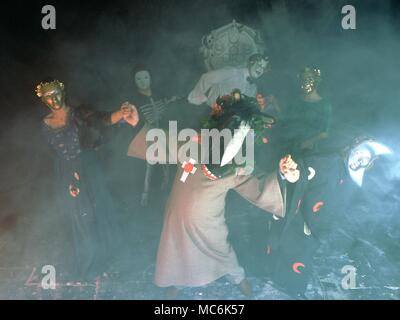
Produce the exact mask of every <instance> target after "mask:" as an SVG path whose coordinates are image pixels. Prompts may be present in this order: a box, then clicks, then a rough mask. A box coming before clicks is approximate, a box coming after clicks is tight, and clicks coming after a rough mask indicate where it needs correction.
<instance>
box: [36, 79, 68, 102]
mask: <svg viewBox="0 0 400 320" xmlns="http://www.w3.org/2000/svg"><path fill="white" fill-rule="evenodd" d="M57 89H59V90H61V91H64V84H63V83H62V82H60V81H58V80H54V81H51V82H41V83H40V84H39V85H37V87H36V90H35V91H36V94H37V96H38V97H39V98H41V97H43V95H44V94H45V93H46V92H49V91H54V90H57Z"/></svg>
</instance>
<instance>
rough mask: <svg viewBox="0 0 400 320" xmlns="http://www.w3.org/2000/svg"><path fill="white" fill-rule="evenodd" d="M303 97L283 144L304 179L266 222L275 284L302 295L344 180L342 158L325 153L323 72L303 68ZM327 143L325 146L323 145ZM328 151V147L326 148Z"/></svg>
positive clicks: (326, 116) (284, 132) (327, 113)
mask: <svg viewBox="0 0 400 320" xmlns="http://www.w3.org/2000/svg"><path fill="white" fill-rule="evenodd" d="M298 79H299V88H300V89H301V97H300V98H299V99H297V100H296V101H295V102H294V103H293V106H292V108H291V109H289V114H288V116H286V117H285V118H284V119H283V121H286V123H284V124H283V126H282V127H281V129H282V137H283V139H282V144H283V140H286V142H287V144H286V145H285V148H287V149H288V150H291V152H293V153H294V154H295V155H296V159H297V161H298V163H299V170H300V171H301V173H302V174H301V179H300V181H299V182H298V183H296V184H295V185H292V186H291V188H289V189H288V211H287V212H288V214H287V215H286V217H285V218H284V219H271V220H270V221H269V223H268V229H269V240H268V249H267V252H268V254H269V255H270V257H269V261H270V266H269V267H270V272H271V274H272V278H273V279H274V281H275V283H276V284H277V285H278V286H280V287H281V288H282V289H283V290H285V291H286V292H288V293H289V294H291V295H293V296H294V297H304V292H305V290H306V287H307V284H308V282H309V279H310V276H311V273H312V264H313V263H312V261H313V260H312V259H313V256H314V254H315V252H316V250H317V248H318V247H319V242H320V237H319V235H320V230H321V229H324V228H327V226H329V224H331V226H333V224H332V223H326V221H331V220H332V219H331V218H330V217H329V211H328V210H327V205H328V204H329V199H328V198H329V196H330V195H332V194H333V193H334V192H335V190H336V192H337V191H338V188H340V183H339V182H340V181H343V172H344V171H343V168H344V166H343V162H342V161H340V158H339V157H338V155H336V154H335V153H331V152H327V153H325V154H324V153H323V152H324V150H327V149H328V147H327V146H326V142H327V140H326V138H327V137H328V132H329V131H330V123H331V121H330V118H331V106H330V103H329V102H328V101H326V100H325V99H324V98H322V97H321V96H320V94H319V93H318V91H317V87H318V85H319V83H320V81H321V71H320V70H319V69H316V68H309V67H306V68H304V69H303V70H302V71H301V73H300V74H299V75H298ZM324 144H325V145H324ZM325 152H326V151H325Z"/></svg>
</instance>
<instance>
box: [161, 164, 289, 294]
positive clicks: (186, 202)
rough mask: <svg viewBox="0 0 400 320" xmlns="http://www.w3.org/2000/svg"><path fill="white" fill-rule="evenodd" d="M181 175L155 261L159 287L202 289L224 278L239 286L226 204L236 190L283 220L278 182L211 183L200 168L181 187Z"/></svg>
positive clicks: (271, 179) (274, 177)
mask: <svg viewBox="0 0 400 320" xmlns="http://www.w3.org/2000/svg"><path fill="white" fill-rule="evenodd" d="M182 172H183V169H180V170H178V172H177V175H176V177H175V181H174V186H173V189H172V192H171V195H170V198H169V200H168V203H167V207H166V213H165V221H164V227H163V230H162V235H161V240H160V245H159V249H158V255H157V264H156V273H155V284H156V285H158V286H160V287H168V286H190V287H195V286H202V285H205V284H208V283H210V282H213V281H214V280H217V279H218V278H220V277H222V276H228V279H229V280H230V281H231V282H232V283H234V284H238V283H240V281H241V280H243V279H244V277H245V272H244V270H243V268H242V267H241V266H240V265H239V263H238V260H237V257H236V254H235V252H234V250H233V249H232V246H231V245H230V244H229V243H228V241H227V237H228V229H227V225H226V223H225V198H226V195H227V193H228V191H229V190H230V189H234V190H235V191H237V192H238V193H239V194H240V195H241V196H243V197H244V198H245V199H247V200H248V201H250V202H251V203H253V204H255V205H257V206H258V207H260V208H262V209H264V210H266V211H268V212H270V213H272V214H275V215H277V216H280V217H282V216H284V214H285V209H284V208H285V204H284V202H285V201H284V196H283V192H281V189H280V186H279V182H278V177H277V175H276V174H273V175H271V176H269V177H267V178H265V179H258V178H256V177H254V176H229V177H225V178H222V179H220V180H216V181H212V180H209V179H208V178H207V177H206V176H205V175H204V174H203V171H202V168H201V166H199V165H198V166H197V171H196V173H195V174H194V175H190V176H189V177H188V178H187V180H186V182H185V183H183V182H181V181H180V177H181V175H182Z"/></svg>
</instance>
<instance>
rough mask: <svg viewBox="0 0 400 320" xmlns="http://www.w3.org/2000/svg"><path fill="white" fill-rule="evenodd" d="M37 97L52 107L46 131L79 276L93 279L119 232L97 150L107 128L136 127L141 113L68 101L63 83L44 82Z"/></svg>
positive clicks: (102, 267) (126, 107)
mask: <svg viewBox="0 0 400 320" xmlns="http://www.w3.org/2000/svg"><path fill="white" fill-rule="evenodd" d="M36 94H37V96H38V97H39V98H40V99H41V100H42V102H43V103H44V104H45V105H46V106H47V107H48V108H49V109H50V113H49V114H48V115H47V116H46V117H45V118H44V119H43V125H42V127H43V133H44V136H45V138H46V140H47V142H48V144H49V145H50V147H51V148H52V149H53V150H54V151H55V155H56V156H55V164H56V167H55V170H56V175H57V179H58V190H57V192H56V196H57V198H58V200H59V209H60V211H62V212H63V213H64V214H65V215H66V221H69V224H68V225H67V226H64V227H66V228H67V229H68V233H69V234H71V235H72V241H73V247H74V257H73V258H71V259H70V260H71V261H73V263H74V269H75V270H74V272H73V273H74V276H75V277H76V278H78V279H79V280H80V281H92V280H93V279H95V278H96V277H97V276H99V275H101V274H102V273H103V272H104V271H106V269H105V268H106V265H107V262H109V261H108V257H109V254H110V253H111V252H113V250H112V248H113V245H114V244H115V243H116V238H117V236H118V234H119V231H118V229H116V227H115V226H114V224H113V222H112V221H113V217H112V216H113V215H114V206H113V203H112V199H111V195H110V193H109V191H108V190H107V188H106V183H105V179H104V177H103V173H102V170H101V169H100V167H99V163H98V158H97V152H96V149H97V148H98V147H99V146H100V145H101V144H102V143H103V134H102V133H103V130H104V129H105V128H106V127H108V126H111V125H114V124H116V123H118V122H119V121H121V120H125V122H127V123H129V124H130V125H132V126H136V124H137V123H138V120H139V119H138V113H137V111H136V109H135V107H134V106H132V105H130V104H128V103H125V104H123V105H122V106H121V109H120V110H118V111H116V112H114V113H109V112H100V111H95V110H94V109H92V108H90V107H87V106H80V107H72V106H70V105H68V104H67V103H66V100H65V97H66V94H65V89H64V84H63V83H62V82H60V81H58V80H50V81H45V82H41V83H40V84H39V85H38V86H37V88H36Z"/></svg>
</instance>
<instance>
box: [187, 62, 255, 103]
mask: <svg viewBox="0 0 400 320" xmlns="http://www.w3.org/2000/svg"><path fill="white" fill-rule="evenodd" d="M248 77H249V70H248V69H247V68H233V67H227V68H223V69H219V70H214V71H210V72H207V73H205V74H203V75H202V76H201V78H200V80H199V82H198V83H197V84H196V86H195V87H194V89H193V90H192V92H190V94H189V96H188V101H189V102H190V103H192V104H196V105H200V104H202V103H207V104H208V105H209V106H210V107H211V106H212V105H213V104H214V103H215V101H216V100H217V98H218V97H219V96H223V95H226V94H229V93H231V92H232V91H233V90H234V89H239V90H240V91H241V93H243V94H245V95H247V96H250V97H255V96H256V94H257V87H256V85H255V84H254V83H253V84H252V83H250V82H249V81H248V80H247V79H248Z"/></svg>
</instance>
